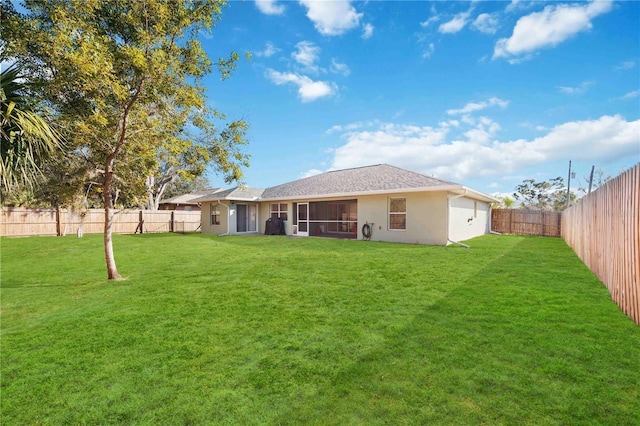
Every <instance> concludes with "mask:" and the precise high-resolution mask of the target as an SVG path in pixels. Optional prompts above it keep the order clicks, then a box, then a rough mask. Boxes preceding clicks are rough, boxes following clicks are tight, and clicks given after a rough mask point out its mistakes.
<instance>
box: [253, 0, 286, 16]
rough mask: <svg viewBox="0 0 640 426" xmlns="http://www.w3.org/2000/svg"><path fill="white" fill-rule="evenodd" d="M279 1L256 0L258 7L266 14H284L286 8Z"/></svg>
mask: <svg viewBox="0 0 640 426" xmlns="http://www.w3.org/2000/svg"><path fill="white" fill-rule="evenodd" d="M277 3H278V2H277V0H256V7H257V8H258V9H259V10H260V12H262V13H264V14H265V15H282V14H283V13H284V10H285V8H284V6H283V5H281V4H277Z"/></svg>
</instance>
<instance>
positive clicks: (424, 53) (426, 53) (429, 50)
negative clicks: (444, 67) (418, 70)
mask: <svg viewBox="0 0 640 426" xmlns="http://www.w3.org/2000/svg"><path fill="white" fill-rule="evenodd" d="M435 51H436V47H435V45H434V44H433V43H429V46H428V47H427V48H426V49H425V50H423V51H422V57H423V58H425V59H428V58H430V57H431V55H433V52H435Z"/></svg>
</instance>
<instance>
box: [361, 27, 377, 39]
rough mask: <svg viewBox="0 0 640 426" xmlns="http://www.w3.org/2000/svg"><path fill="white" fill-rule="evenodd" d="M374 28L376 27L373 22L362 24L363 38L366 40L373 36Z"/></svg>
mask: <svg viewBox="0 0 640 426" xmlns="http://www.w3.org/2000/svg"><path fill="white" fill-rule="evenodd" d="M374 28H375V27H374V26H373V25H371V24H364V25H363V26H362V38H363V39H365V40H366V39H368V38H371V36H372V35H373V30H374Z"/></svg>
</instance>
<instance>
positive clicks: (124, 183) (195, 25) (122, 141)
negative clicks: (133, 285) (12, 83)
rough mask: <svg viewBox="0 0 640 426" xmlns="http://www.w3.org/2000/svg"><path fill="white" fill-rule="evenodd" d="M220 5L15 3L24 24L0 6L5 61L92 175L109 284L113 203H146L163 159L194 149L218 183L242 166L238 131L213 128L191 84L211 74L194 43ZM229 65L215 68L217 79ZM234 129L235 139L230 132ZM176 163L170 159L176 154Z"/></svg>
mask: <svg viewBox="0 0 640 426" xmlns="http://www.w3.org/2000/svg"><path fill="white" fill-rule="evenodd" d="M225 5H226V2H225V1H223V0H164V1H163V0H25V2H24V8H25V10H26V11H27V12H26V13H24V14H18V13H15V11H14V10H12V8H11V3H9V4H5V3H3V8H4V9H5V11H4V12H5V13H4V19H3V21H2V26H3V28H2V30H3V36H5V35H7V36H8V37H7V40H6V49H7V51H8V53H9V54H11V55H12V56H13V57H15V58H17V59H18V60H19V61H20V62H21V63H24V64H25V66H27V67H28V68H29V70H30V73H31V75H32V76H34V78H37V79H38V80H39V82H40V83H41V87H42V92H41V95H42V96H43V99H45V100H46V101H47V102H48V103H50V105H51V106H52V107H53V108H55V111H56V113H57V120H59V121H60V122H61V123H64V126H65V129H67V131H68V135H69V139H71V140H72V141H73V143H74V145H75V147H76V149H77V150H78V151H79V152H81V153H82V154H83V155H84V156H85V157H86V158H87V159H88V161H89V162H90V163H92V164H94V165H95V170H96V172H97V173H98V174H99V175H100V176H99V182H100V192H101V195H102V202H103V206H104V211H105V228H104V250H105V260H106V265H107V275H108V278H109V279H119V278H121V276H120V274H119V273H118V270H117V267H116V262H115V258H114V252H113V242H112V237H111V227H112V224H113V214H114V212H113V209H114V200H115V199H117V197H119V196H122V193H123V192H124V193H126V194H127V196H128V197H129V198H132V199H133V198H136V197H139V198H140V199H143V198H144V197H145V195H146V191H147V188H146V179H147V177H148V176H152V175H154V174H155V173H156V171H157V169H158V167H160V161H159V158H158V154H159V153H160V152H162V151H163V150H168V149H169V150H177V151H180V150H182V151H184V152H189V151H191V150H193V147H195V146H198V147H201V148H202V149H203V150H204V151H206V152H207V153H208V157H207V158H205V156H202V157H201V158H200V160H201V161H206V160H211V161H213V162H214V163H215V164H216V166H217V167H218V169H219V170H220V171H221V172H222V173H224V175H225V179H226V180H227V182H231V181H233V180H238V179H241V178H242V167H244V166H247V165H248V163H247V161H248V157H247V156H246V155H245V154H243V153H242V152H241V150H240V149H241V146H242V145H243V144H245V143H246V140H245V138H244V130H245V129H246V127H247V125H246V123H245V122H244V121H236V122H232V123H227V124H224V125H222V126H221V128H218V126H217V123H218V122H220V120H216V119H217V118H222V115H221V114H219V113H218V112H217V111H210V110H208V109H207V107H206V99H205V93H204V88H203V87H202V85H201V78H202V77H203V76H204V75H206V74H207V73H209V72H211V71H212V68H213V67H214V66H215V65H216V64H214V63H212V62H211V61H210V59H209V58H208V57H207V55H206V54H205V52H204V50H203V48H202V46H201V44H200V41H199V39H198V33H199V32H200V31H209V30H211V28H212V27H213V26H214V25H215V23H216V22H217V21H218V20H219V19H220V17H221V12H222V9H223V7H224V6H225ZM237 60H238V55H237V54H236V53H235V52H231V54H230V56H229V57H226V58H221V59H219V60H218V62H217V68H218V70H219V71H220V73H221V75H222V78H223V79H224V78H227V77H228V76H229V75H230V73H231V72H232V71H233V70H234V68H235V67H236V61H237ZM234 129H237V130H236V131H234ZM176 155H180V152H177V153H176Z"/></svg>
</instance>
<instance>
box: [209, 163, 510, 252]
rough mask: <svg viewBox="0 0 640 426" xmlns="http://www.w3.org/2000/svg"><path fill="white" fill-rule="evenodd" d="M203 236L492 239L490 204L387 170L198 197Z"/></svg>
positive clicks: (437, 241)
mask: <svg viewBox="0 0 640 426" xmlns="http://www.w3.org/2000/svg"><path fill="white" fill-rule="evenodd" d="M198 201H199V202H201V203H202V206H203V208H202V231H203V232H205V233H214V234H218V235H225V234H246V233H264V230H265V221H266V220H267V219H269V218H279V219H282V220H283V221H284V229H285V233H286V234H287V235H296V236H300V237H305V236H315V237H328V238H352V239H363V238H366V239H370V240H372V241H388V242H402V243H413V244H429V245H447V244H449V243H450V242H454V241H460V240H466V239H469V238H472V237H475V236H478V235H482V234H485V233H487V232H489V229H490V205H491V202H495V201H497V200H496V199H495V198H493V197H490V196H488V195H485V194H482V193H480V192H477V191H474V190H472V189H470V188H466V187H464V186H462V185H460V184H456V183H452V182H448V181H444V180H441V179H436V178H433V177H429V176H425V175H422V174H419V173H415V172H411V171H408V170H404V169H400V168H397V167H393V166H389V165H386V164H382V165H376V166H368V167H359V168H354V169H346V170H337V171H331V172H327V173H323V174H320V175H316V176H311V177H308V178H304V179H300V180H297V181H293V182H289V183H286V184H283V185H278V186H275V187H271V188H267V189H264V190H262V189H254V188H234V189H231V190H228V191H223V192H220V193H217V194H213V195H212V196H210V197H203V198H201V199H199V200H198Z"/></svg>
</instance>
